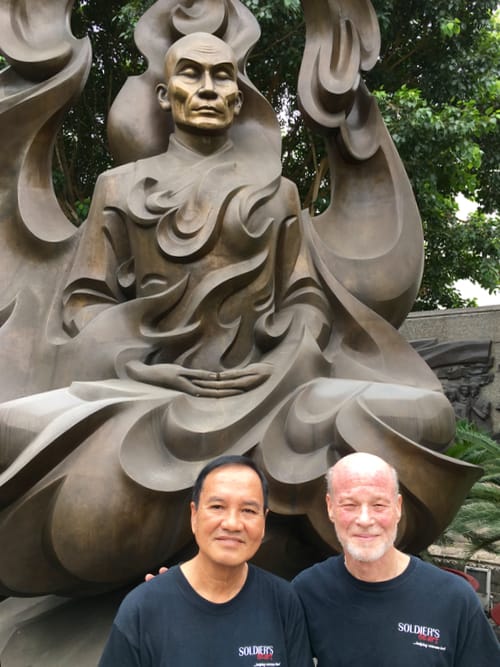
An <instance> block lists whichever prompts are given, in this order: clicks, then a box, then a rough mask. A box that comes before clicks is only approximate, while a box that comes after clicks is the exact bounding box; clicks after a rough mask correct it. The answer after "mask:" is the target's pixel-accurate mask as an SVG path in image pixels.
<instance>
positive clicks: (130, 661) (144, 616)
mask: <svg viewBox="0 0 500 667" xmlns="http://www.w3.org/2000/svg"><path fill="white" fill-rule="evenodd" d="M99 665H100V667H131V666H132V665H133V666H134V667H135V666H139V665H140V666H141V667H160V666H161V667H170V666H171V667H200V666H203V667H212V666H213V667H311V666H312V657H311V652H310V648H309V640H308V637H307V631H306V627H305V618H304V612H303V609H302V606H301V604H300V601H299V599H298V597H297V595H296V593H295V591H294V590H293V589H292V587H291V585H290V584H289V583H288V582H286V581H284V580H283V579H280V578H278V577H276V576H274V575H272V574H270V573H268V572H265V571H264V570H261V569H259V568H256V567H254V566H249V569H248V577H247V580H246V582H245V584H244V586H243V588H242V589H241V591H240V592H239V593H238V594H237V595H236V596H235V597H234V598H233V599H232V600H230V601H229V602H225V603H222V604H215V603H213V602H209V601H208V600H206V599H205V598H203V597H201V596H200V595H198V594H197V593H196V592H195V591H194V590H193V588H192V587H191V586H190V584H189V583H188V581H187V579H186V578H185V577H184V575H183V574H182V571H181V569H180V567H178V566H176V567H173V568H171V569H169V570H168V572H166V573H165V574H162V575H160V576H157V577H155V579H153V580H152V581H149V582H146V583H143V584H141V585H140V586H138V587H137V588H135V589H134V590H133V591H131V592H130V593H129V594H128V595H127V596H126V598H125V599H124V601H123V602H122V604H121V606H120V609H119V610H118V613H117V615H116V618H115V620H114V623H113V626H112V629H111V634H110V636H109V639H108V642H107V644H106V646H105V649H104V652H103V655H102V657H101V661H100V663H99Z"/></svg>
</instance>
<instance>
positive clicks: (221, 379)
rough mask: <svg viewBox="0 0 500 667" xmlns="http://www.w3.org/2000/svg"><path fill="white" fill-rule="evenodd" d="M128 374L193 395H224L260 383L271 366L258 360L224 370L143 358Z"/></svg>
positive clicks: (246, 389) (127, 368) (132, 366)
mask: <svg viewBox="0 0 500 667" xmlns="http://www.w3.org/2000/svg"><path fill="white" fill-rule="evenodd" d="M125 368H126V371H127V374H128V376H129V377H131V378H132V379H134V380H138V381H139V382H147V383H148V384H154V385H157V386H160V387H166V388H168V389H176V390H178V391H182V392H184V393H186V394H190V395H191V396H202V397H204V398H222V397H224V396H234V395H235V394H241V393H243V392H245V391H249V390H250V389H253V388H254V387H258V386H259V385H260V384H262V382H264V380H266V379H267V378H268V377H269V375H270V374H271V366H270V365H269V364H266V363H255V364H250V365H249V366H246V367H245V368H238V369H231V370H228V371H222V372H220V373H217V372H214V371H205V370H199V369H193V368H184V366H180V365H178V364H155V365H153V366H148V365H147V364H144V363H142V362H141V361H129V362H128V363H127V365H126V366H125Z"/></svg>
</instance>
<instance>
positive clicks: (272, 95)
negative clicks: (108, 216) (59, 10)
mask: <svg viewBox="0 0 500 667" xmlns="http://www.w3.org/2000/svg"><path fill="white" fill-rule="evenodd" d="M243 2H244V3H245V4H246V5H247V6H248V7H249V8H250V9H251V10H252V11H253V12H254V14H255V15H256V17H257V18H258V20H259V22H260V24H261V28H262V38H261V40H260V42H259V43H258V45H257V46H256V48H255V51H254V53H253V54H252V56H251V59H250V63H249V68H248V69H249V74H250V76H251V78H252V80H253V81H254V83H255V84H256V85H257V87H258V88H259V89H260V90H262V92H263V93H264V94H265V95H266V97H267V98H268V99H269V101H270V102H271V104H272V105H273V106H274V108H275V109H276V110H277V112H278V114H279V117H280V119H281V121H282V127H283V159H284V173H285V175H287V176H288V177H289V178H291V179H292V180H293V181H295V182H296V183H297V185H298V187H299V190H300V193H301V196H302V201H303V202H304V205H305V206H310V207H312V208H314V209H315V210H322V209H323V208H324V207H325V205H326V203H327V200H328V195H329V193H328V188H327V181H326V178H325V176H326V174H325V167H326V162H325V159H324V152H323V145H322V142H321V139H319V138H317V137H314V136H312V134H311V133H310V132H309V131H308V130H307V128H305V127H304V125H303V123H302V122H301V118H300V114H299V113H298V111H297V101H296V96H295V90H296V82H297V74H298V69H299V65H300V59H301V55H302V47H303V42H304V25H303V16H302V11H301V9H300V3H299V1H298V0H243ZM151 4H152V0H129V1H128V2H124V1H123V0H107V2H106V3H102V2H99V1H98V0H80V3H79V4H78V5H77V7H76V8H75V10H74V17H73V27H74V30H75V33H76V34H77V35H83V34H89V35H90V37H91V40H92V43H93V48H94V54H95V55H94V65H93V68H92V72H91V77H90V80H89V83H88V85H87V87H86V89H85V91H84V95H83V96H82V100H81V102H80V103H79V104H78V105H77V106H76V107H75V108H74V109H73V111H72V112H71V113H70V116H69V118H68V120H67V122H66V124H65V127H64V131H63V132H62V133H61V137H60V138H59V141H58V144H57V151H56V158H57V159H56V169H55V176H54V179H55V183H56V187H57V192H58V194H59V196H60V199H61V201H62V202H63V203H64V205H65V209H66V210H67V211H68V214H69V215H71V216H72V218H73V219H74V220H75V221H76V220H77V219H81V218H82V217H84V215H85V214H86V210H87V208H88V202H89V201H90V197H91V193H92V187H93V183H94V182H95V178H96V176H97V174H98V173H100V172H101V171H103V170H104V169H106V168H108V167H109V166H110V158H109V155H108V153H107V150H106V140H105V119H106V114H107V111H108V109H109V106H110V103H111V101H112V99H113V98H114V96H115V94H116V93H117V91H118V90H119V88H120V87H121V85H122V84H123V82H124V80H125V78H126V77H127V76H129V75H131V74H135V73H138V72H139V71H141V69H142V68H143V67H144V63H143V59H142V57H141V56H140V54H139V53H138V52H137V50H136V48H135V46H134V43H133V38H132V32H133V31H132V28H133V26H134V25H135V22H136V21H137V19H138V17H139V16H140V15H141V14H142V13H143V11H145V9H146V8H147V7H148V6H150V5H151ZM373 5H374V7H375V9H376V11H377V14H378V16H379V20H380V25H381V32H382V51H381V57H380V60H379V62H378V63H377V65H376V67H375V68H374V69H373V70H372V71H371V72H369V73H367V74H366V77H365V78H366V80H367V83H368V86H369V88H370V90H371V91H372V92H373V93H374V94H375V95H376V97H377V100H378V102H379V105H380V107H381V110H382V113H383V115H384V118H385V120H386V123H387V125H388V127H389V130H390V132H391V134H392V136H393V138H394V141H395V143H396V145H397V148H398V150H399V153H400V155H401V157H402V159H403V161H404V163H405V165H406V168H407V171H408V173H409V176H410V179H411V182H412V185H413V188H414V191H415V195H416V198H417V202H418V205H419V208H420V211H421V215H422V220H423V224H424V228H425V230H424V231H425V238H426V270H425V274H424V279H423V282H422V288H421V291H420V294H419V297H418V300H417V303H416V309H422V308H435V307H438V306H444V307H459V306H463V305H473V304H472V303H470V302H465V301H464V300H463V299H462V298H461V296H460V295H459V293H458V292H457V291H456V289H455V288H454V287H453V285H454V283H455V281H456V280H458V279H460V278H470V279H472V280H475V281H477V282H478V283H479V284H480V285H482V286H483V287H485V288H486V289H489V290H490V291H492V290H494V289H495V288H496V287H497V286H498V284H499V282H500V230H499V226H500V225H499V217H498V211H499V210H500V206H499V199H500V171H499V169H498V155H499V153H500V132H499V131H498V126H499V122H500V111H499V107H500V104H499V101H500V82H499V78H498V65H499V63H500V18H499V14H498V12H497V13H496V14H495V9H496V6H497V0H440V2H439V3H436V2H431V0H373ZM459 193H463V194H464V195H465V196H467V197H468V198H469V199H471V200H472V201H474V202H476V203H477V205H478V208H477V210H476V211H475V212H474V213H473V214H471V215H470V216H469V218H468V219H467V220H465V221H463V220H460V219H459V218H458V216H457V214H458V205H457V202H456V197H457V195H458V194H459Z"/></svg>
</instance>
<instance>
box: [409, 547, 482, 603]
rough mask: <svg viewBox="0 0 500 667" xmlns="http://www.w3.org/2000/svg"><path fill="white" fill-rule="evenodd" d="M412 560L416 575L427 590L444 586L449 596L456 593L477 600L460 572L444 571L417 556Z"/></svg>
mask: <svg viewBox="0 0 500 667" xmlns="http://www.w3.org/2000/svg"><path fill="white" fill-rule="evenodd" d="M412 558H413V560H414V561H415V564H416V567H415V573H416V575H417V576H418V577H419V578H420V579H421V580H422V582H425V586H426V588H427V587H429V588H432V589H433V590H437V589H438V588H439V587H441V586H442V587H443V588H445V589H446V590H447V591H448V594H453V593H456V594H457V595H460V596H462V595H465V596H467V597H471V598H474V599H475V597H476V595H475V593H474V589H473V588H472V586H471V584H470V583H469V582H468V581H467V580H466V578H465V577H464V576H461V574H460V573H459V572H458V571H456V572H453V571H450V570H447V569H443V568H441V567H438V566H437V565H434V564H433V563H428V562H427V561H423V560H421V559H419V558H416V557H415V556H413V557H412Z"/></svg>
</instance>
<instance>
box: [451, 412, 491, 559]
mask: <svg viewBox="0 0 500 667" xmlns="http://www.w3.org/2000/svg"><path fill="white" fill-rule="evenodd" d="M446 453H447V454H448V455H449V456H453V457H454V458H457V459H460V460H462V461H467V462H468V463H473V464H475V465H479V466H481V467H482V468H483V471H484V474H483V476H482V477H481V479H480V480H479V481H478V482H476V483H475V484H474V486H473V487H472V489H471V490H470V492H469V495H468V496H467V498H466V500H465V502H464V504H463V505H462V507H461V508H460V510H459V511H458V513H457V515H456V516H455V518H454V520H453V521H452V523H451V524H450V525H449V526H448V528H447V529H446V531H445V532H444V534H443V535H442V536H441V538H440V543H442V544H450V543H453V542H455V541H456V540H457V537H459V538H460V537H461V538H463V537H465V539H466V540H467V545H468V549H467V550H466V552H465V553H464V558H465V559H469V558H471V557H472V556H473V555H474V553H476V552H477V551H479V550H480V549H485V550H486V551H489V552H490V553H495V554H498V555H500V443H498V442H496V441H495V440H492V439H491V438H490V437H489V436H488V435H487V434H486V433H484V432H482V431H480V430H478V429H477V427H476V426H475V425H474V424H471V423H469V422H466V421H460V422H458V424H457V435H456V438H455V443H454V444H453V445H452V446H451V447H450V448H449V449H448V450H447V452H446Z"/></svg>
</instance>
